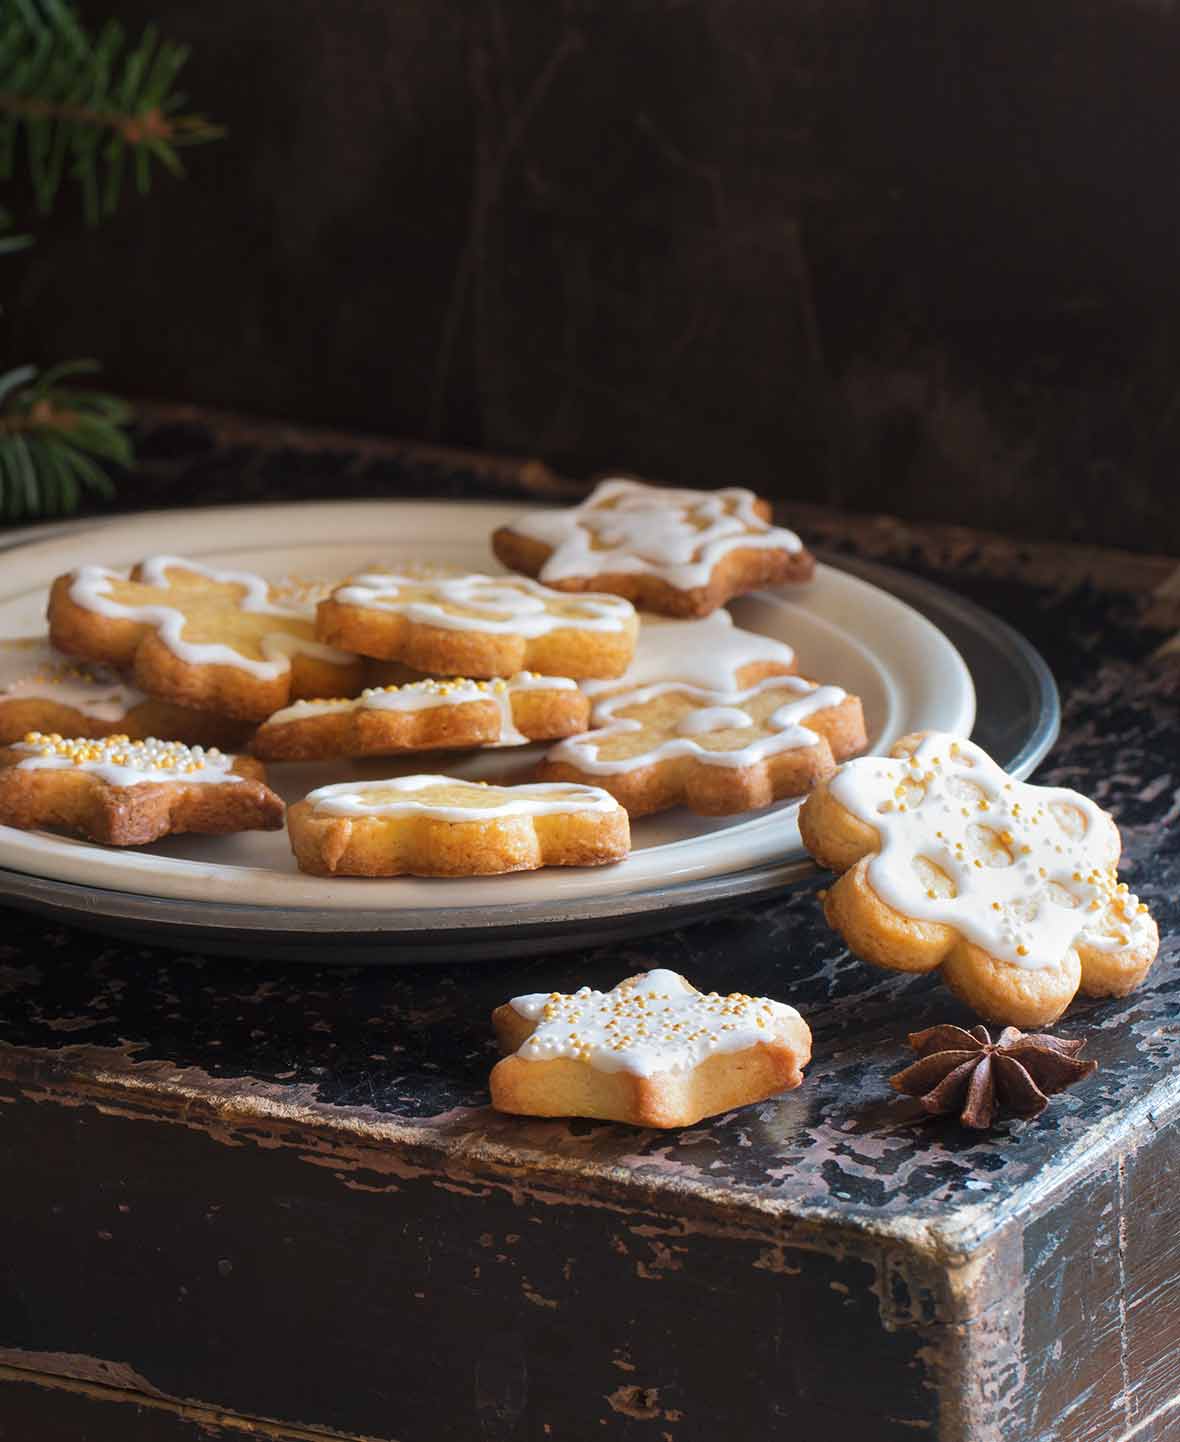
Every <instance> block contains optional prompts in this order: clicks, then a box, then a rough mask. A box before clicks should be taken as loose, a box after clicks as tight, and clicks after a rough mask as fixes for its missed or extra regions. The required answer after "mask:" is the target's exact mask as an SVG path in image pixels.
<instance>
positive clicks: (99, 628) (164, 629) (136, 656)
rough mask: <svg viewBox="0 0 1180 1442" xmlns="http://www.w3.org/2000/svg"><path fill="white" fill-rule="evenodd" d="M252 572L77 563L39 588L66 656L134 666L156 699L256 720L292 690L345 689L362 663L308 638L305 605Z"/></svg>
mask: <svg viewBox="0 0 1180 1442" xmlns="http://www.w3.org/2000/svg"><path fill="white" fill-rule="evenodd" d="M276 594H278V595H282V594H284V591H283V590H282V589H280V590H279V592H277V593H275V592H272V590H271V588H270V586H269V585H268V583H267V582H266V581H264V580H263V579H262V577H261V576H255V575H253V574H252V573H250V572H249V571H226V570H214V569H212V568H211V567H208V566H203V565H201V564H200V563H199V562H197V561H190V560H185V559H183V558H181V557H178V556H152V557H150V558H149V559H148V560H146V561H141V562H140V564H139V565H138V566H136V567H135V569H134V570H133V571H132V572H131V574H130V575H124V574H122V573H121V572H119V571H111V570H107V569H106V568H105V567H103V566H81V567H79V568H78V569H77V570H76V571H71V572H70V573H69V574H68V575H65V576H59V577H58V579H57V580H56V581H55V582H54V583H53V589H52V591H51V592H50V596H49V635H50V640H51V641H52V642H53V644H54V646H56V647H57V648H58V650H60V651H64V652H66V653H68V654H69V655H71V656H80V657H82V658H83V659H85V660H89V661H103V662H106V663H107V664H108V665H112V666H124V667H129V668H132V669H133V670H134V675H135V683H136V685H137V686H139V687H141V688H142V689H143V690H144V691H146V692H147V694H148V695H149V696H154V697H156V698H157V699H159V700H164V701H173V702H175V703H177V704H178V705H181V706H187V707H191V708H194V709H196V710H200V711H215V712H217V713H219V714H220V715H223V716H232V717H236V718H239V719H242V720H247V721H261V720H263V719H264V718H265V717H267V716H269V715H271V714H272V713H273V712H275V711H277V710H279V708H280V707H282V706H286V705H287V704H288V703H289V702H290V701H292V700H297V699H298V698H299V697H301V696H344V695H355V694H356V693H357V692H358V691H359V690H360V689H361V687H362V686H363V685H364V684H365V679H366V678H365V669H364V663H363V662H362V661H361V660H360V659H359V658H358V657H356V656H350V655H347V654H346V653H345V652H343V651H339V650H336V649H334V648H332V647H330V646H325V645H324V644H323V643H322V642H321V641H317V640H316V637H315V625H314V613H313V609H312V607H311V606H310V605H298V604H284V603H282V602H280V601H279V600H277V599H276V598H275V597H276Z"/></svg>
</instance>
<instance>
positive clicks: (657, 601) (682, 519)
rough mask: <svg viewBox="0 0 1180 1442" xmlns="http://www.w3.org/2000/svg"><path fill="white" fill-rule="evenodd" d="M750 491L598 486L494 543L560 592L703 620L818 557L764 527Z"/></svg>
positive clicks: (791, 537) (759, 504)
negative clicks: (619, 599)
mask: <svg viewBox="0 0 1180 1442" xmlns="http://www.w3.org/2000/svg"><path fill="white" fill-rule="evenodd" d="M769 518H770V506H769V505H768V504H767V502H765V501H762V500H759V498H758V497H757V496H755V494H754V493H753V491H746V490H742V489H741V488H740V487H736V486H731V487H728V488H727V489H725V490H721V491H677V490H669V489H666V488H665V487H663V486H647V485H643V484H642V483H641V482H639V481H630V480H622V479H612V480H606V481H601V482H600V483H599V484H598V485H597V486H596V487H595V488H594V490H593V491H592V492H591V494H590V495H589V496H588V497H587V498H586V500H584V501H583V502H582V504H581V505H580V506H573V507H571V508H569V509H567V510H553V511H535V512H533V513H532V514H531V515H527V516H520V517H518V518H517V519H516V520H515V521H513V523H512V524H511V525H510V526H502V527H501V528H500V529H499V530H498V531H496V533H495V534H494V535H493V537H492V549H493V550H494V551H495V553H496V555H497V557H498V558H499V559H500V560H501V561H503V563H504V564H505V565H506V566H509V567H511V568H512V570H514V571H523V572H524V574H525V575H526V576H537V577H539V578H540V579H541V580H542V581H544V583H545V584H546V585H547V586H553V587H555V588H556V589H558V590H562V591H591V590H594V591H611V592H613V593H614V594H615V595H618V596H626V597H627V599H628V600H629V601H634V602H635V604H636V605H637V606H639V607H640V608H641V609H643V610H648V611H662V612H664V613H665V614H666V615H669V616H705V615H708V613H709V612H710V611H713V610H716V608H717V607H718V606H720V605H722V604H724V602H726V601H727V600H729V598H730V597H731V596H739V595H741V594H742V592H744V591H752V590H754V589H755V587H757V586H765V585H775V584H777V583H779V582H783V581H806V580H809V579H810V578H811V573H812V571H813V570H814V569H815V560H814V557H813V556H812V555H811V553H810V552H809V551H807V550H805V549H804V547H803V543H802V541H800V539H799V537H798V536H797V535H796V534H795V533H794V531H786V530H783V529H782V528H781V527H779V526H773V525H771V524H770V519H769Z"/></svg>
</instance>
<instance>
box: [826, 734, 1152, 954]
mask: <svg viewBox="0 0 1180 1442" xmlns="http://www.w3.org/2000/svg"><path fill="white" fill-rule="evenodd" d="M829 788H830V791H831V794H832V795H833V796H834V797H835V798H836V800H837V801H839V802H840V804H841V805H842V806H844V807H846V808H847V809H848V810H849V811H851V812H852V813H853V815H854V816H858V817H859V818H860V819H861V820H862V821H865V822H867V823H868V824H869V825H871V826H873V827H874V828H875V829H876V831H877V833H878V835H879V836H880V838H881V846H880V851H879V852H878V853H877V854H876V855H874V856H873V857H872V858H871V859H870V861H869V866H868V881H869V884H870V886H871V887H872V889H873V890H874V891H875V892H876V893H877V895H878V896H880V898H881V899H882V901H884V902H886V903H887V904H888V905H889V906H892V907H894V908H895V909H896V910H897V911H900V912H902V913H903V914H904V915H906V916H911V917H913V918H914V919H916V920H918V921H933V922H940V923H942V924H944V925H947V926H951V927H954V929H955V930H956V931H957V932H958V933H959V934H960V935H961V936H963V937H964V938H965V939H966V940H967V941H969V942H971V943H973V944H974V945H976V946H979V947H981V948H982V949H983V950H984V951H986V952H988V953H989V954H990V955H992V956H995V957H998V958H999V959H1000V960H1002V961H1007V962H1011V963H1013V964H1014V965H1016V966H1021V967H1025V968H1028V969H1030V970H1036V969H1039V968H1041V967H1046V966H1052V965H1055V964H1056V963H1057V962H1059V961H1060V960H1061V959H1062V958H1063V957H1064V956H1065V955H1066V953H1067V952H1068V951H1069V950H1070V949H1071V947H1073V946H1074V945H1075V944H1076V943H1077V942H1078V941H1079V939H1082V940H1084V941H1085V942H1086V944H1087V945H1090V946H1094V947H1096V948H1098V949H1100V950H1103V951H1113V950H1117V949H1119V948H1120V947H1121V946H1123V945H1139V944H1142V943H1143V942H1144V941H1146V940H1147V937H1148V935H1149V931H1150V922H1149V921H1148V920H1147V917H1146V912H1145V911H1140V910H1139V909H1138V901H1137V899H1136V898H1135V897H1134V896H1132V895H1130V893H1129V892H1127V891H1126V888H1123V889H1122V890H1119V889H1118V883H1117V880H1116V875H1115V866H1116V863H1117V860H1118V851H1119V845H1118V832H1117V830H1116V828H1115V826H1114V824H1113V822H1112V821H1111V819H1110V817H1109V816H1108V815H1107V813H1106V812H1105V811H1103V810H1102V808H1101V807H1099V806H1096V805H1095V804H1094V802H1093V801H1090V800H1088V799H1087V798H1086V797H1085V796H1082V795H1080V794H1079V793H1078V792H1076V791H1070V790H1066V789H1064V788H1060V787H1050V786H1030V785H1028V784H1027V783H1025V782H1022V781H1015V780H1013V778H1012V777H1010V776H1009V775H1008V773H1007V772H1006V771H1003V770H1001V768H1000V767H999V766H997V765H996V763H995V762H994V761H993V760H992V759H991V757H990V756H988V755H987V753H986V752H984V751H982V750H981V749H980V748H979V747H978V746H976V745H975V744H974V743H973V742H971V741H966V740H963V739H960V738H956V737H953V736H948V735H946V734H944V733H942V732H932V733H931V734H930V735H928V736H927V737H925V739H924V740H923V741H922V742H921V744H920V745H919V746H918V748H917V750H916V751H915V752H914V755H913V757H912V759H909V758H907V759H896V758H889V757H882V756H866V757H861V758H860V759H858V760H855V761H850V762H848V763H847V764H846V765H844V766H843V767H842V768H841V769H840V771H839V772H838V773H837V775H836V776H835V777H834V778H833V779H832V781H831V782H830V783H829ZM1059 808H1065V809H1066V811H1065V814H1066V815H1067V816H1070V815H1072V816H1073V817H1074V818H1078V817H1080V818H1081V819H1082V820H1083V821H1084V827H1085V829H1084V833H1083V834H1082V835H1081V836H1080V837H1075V836H1072V835H1071V834H1070V833H1069V832H1068V831H1067V830H1066V829H1065V828H1064V827H1063V825H1062V824H1061V821H1060V820H1059V819H1058V809H1059ZM915 857H921V858H925V859H926V860H927V861H929V862H931V863H933V865H934V866H936V867H937V868H938V869H939V870H940V871H942V872H943V873H944V875H945V876H946V877H948V878H949V879H950V881H951V883H952V884H953V887H954V891H955V894H954V895H946V896H940V895H938V894H937V888H934V887H931V886H930V885H929V884H928V879H923V878H922V877H921V876H920V875H919V874H918V871H917V870H916V869H915V866H914V858H915ZM1063 893H1066V894H1067V895H1063ZM1055 894H1056V896H1057V897H1058V899H1057V900H1054V899H1053V897H1054V895H1055ZM1069 897H1073V898H1075V899H1076V901H1077V905H1076V906H1071V905H1070V904H1069V900H1068V898H1069ZM1109 908H1113V915H1112V914H1110V912H1109ZM1104 921H1105V922H1106V923H1107V924H1113V926H1114V933H1115V934H1109V933H1108V932H1107V931H1105V930H1103V929H1102V923H1103V922H1104ZM1120 935H1121V936H1123V937H1124V938H1125V940H1124V941H1120V940H1119V936H1120Z"/></svg>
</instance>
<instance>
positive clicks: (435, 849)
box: [287, 776, 631, 876]
mask: <svg viewBox="0 0 1180 1442" xmlns="http://www.w3.org/2000/svg"><path fill="white" fill-rule="evenodd" d="M287 830H288V833H289V835H290V838H291V849H292V850H293V851H294V853H295V859H296V861H298V863H299V866H300V868H301V869H302V870H303V871H308V872H311V873H312V874H313V875H315V876H404V875H410V876H495V875H498V874H499V873H501V872H505V871H534V870H536V868H537V867H540V866H601V865H603V864H604V863H606V862H611V861H622V859H623V858H624V857H625V856H626V855H627V852H628V851H629V850H630V846H631V829H630V826H629V825H628V822H627V813H626V812H625V811H624V810H623V808H622V807H621V806H620V805H619V804H618V802H617V801H615V799H614V798H613V797H612V796H609V795H608V794H607V793H606V792H605V791H602V790H600V789H599V788H598V787H597V786H538V785H531V786H490V785H489V784H488V783H487V782H486V781H462V780H459V779H457V778H456V777H453V776H398V777H394V778H392V779H390V780H388V781H343V782H339V783H337V784H336V785H334V786H321V787H320V788H319V789H318V790H317V791H312V792H311V793H310V794H309V795H307V796H306V797H305V798H304V799H303V800H302V801H299V802H296V804H295V805H294V806H292V807H291V809H290V811H289V812H288V813H287Z"/></svg>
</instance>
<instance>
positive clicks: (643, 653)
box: [582, 609, 797, 724]
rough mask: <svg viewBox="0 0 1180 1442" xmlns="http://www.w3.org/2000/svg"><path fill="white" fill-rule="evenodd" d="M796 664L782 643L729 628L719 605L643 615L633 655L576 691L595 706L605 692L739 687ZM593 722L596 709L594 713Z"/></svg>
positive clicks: (780, 673)
mask: <svg viewBox="0 0 1180 1442" xmlns="http://www.w3.org/2000/svg"><path fill="white" fill-rule="evenodd" d="M796 669H797V663H796V658H795V651H794V648H793V647H791V646H788V645H787V643H786V642H785V641H778V640H776V639H775V638H774V637H772V636H763V635H760V634H759V633H758V632H757V631H745V630H743V629H742V628H741V627H740V626H735V625H734V623H733V617H732V616H731V615H730V614H729V612H728V611H726V610H724V609H720V610H716V611H714V612H713V613H712V615H709V616H700V617H696V618H694V619H693V620H691V621H680V620H676V619H674V618H672V617H670V616H644V618H643V624H642V625H641V626H640V628H639V642H638V644H637V645H636V647H635V659H634V660H633V661H632V662H631V664H630V666H628V667H627V670H626V672H625V673H624V675H622V676H620V677H618V678H617V680H614V681H584V682H583V683H582V690H583V691H585V693H586V695H587V696H589V697H590V699H591V700H592V701H593V702H594V704H595V707H596V708H597V707H598V706H599V705H600V703H601V702H602V701H604V700H605V699H606V698H607V697H608V696H617V695H618V694H619V693H620V692H621V691H638V690H640V689H641V688H642V687H644V686H655V685H659V684H661V683H662V682H667V681H678V682H680V683H682V684H683V685H686V686H699V687H700V688H701V689H702V690H703V691H741V690H742V689H744V688H745V687H747V686H753V685H754V683H755V682H757V681H764V680H765V679H766V678H767V677H768V676H790V675H793V674H794V673H795V671H796ZM594 721H595V723H596V724H597V722H598V714H597V709H596V710H595V713H594Z"/></svg>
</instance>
